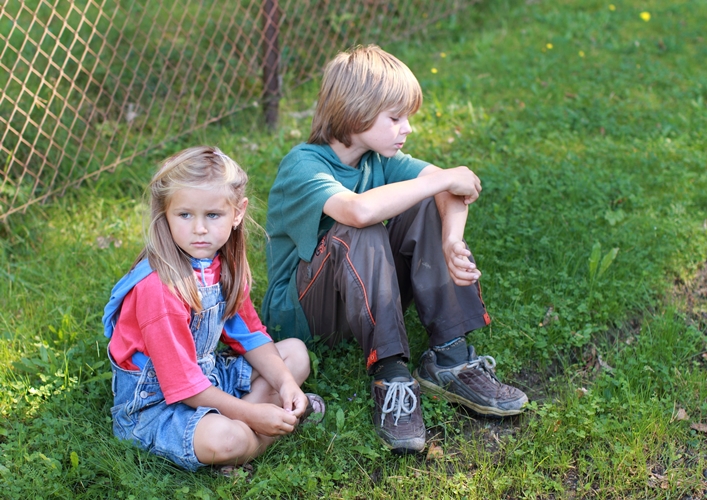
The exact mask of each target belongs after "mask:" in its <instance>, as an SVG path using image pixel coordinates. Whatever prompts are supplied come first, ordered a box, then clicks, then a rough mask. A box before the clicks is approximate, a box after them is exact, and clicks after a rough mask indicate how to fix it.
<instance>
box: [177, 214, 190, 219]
mask: <svg viewBox="0 0 707 500" xmlns="http://www.w3.org/2000/svg"><path fill="white" fill-rule="evenodd" d="M179 217H180V218H182V219H188V218H189V214H188V213H186V212H182V213H181V214H179Z"/></svg>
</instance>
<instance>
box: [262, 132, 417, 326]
mask: <svg viewBox="0 0 707 500" xmlns="http://www.w3.org/2000/svg"><path fill="white" fill-rule="evenodd" d="M427 165H429V163H427V162H424V161H422V160H417V159H415V158H413V157H411V156H410V155H406V154H403V153H402V152H400V151H399V152H398V153H397V154H396V155H395V156H393V157H392V158H386V157H384V156H381V155H379V154H378V153H375V152H374V151H369V152H368V153H366V154H364V155H363V156H362V157H361V160H360V162H359V166H358V168H353V167H351V166H349V165H346V164H344V163H342V162H341V161H340V160H339V157H338V156H337V155H336V153H334V151H333V150H332V149H331V148H330V147H329V146H327V145H324V146H321V145H316V144H300V145H298V146H295V147H294V148H292V150H291V151H290V152H289V153H288V154H287V156H285V157H284V158H283V159H282V162H280V167H279V170H278V172H277V177H276V178H275V182H274V183H273V186H272V188H271V189H270V197H269V198H268V215H267V222H266V225H265V230H266V232H267V237H268V242H267V246H266V257H267V263H268V290H267V292H266V293H265V298H264V299H263V307H262V319H263V322H264V323H265V325H266V326H267V327H268V332H269V333H270V334H271V335H272V336H273V337H275V338H289V337H297V338H300V339H302V340H311V335H310V333H309V326H308V325H307V320H306V318H305V316H304V312H303V311H302V308H301V307H300V304H299V299H298V294H297V283H296V273H297V266H298V264H299V262H300V259H302V260H305V261H307V262H310V261H311V259H312V255H314V250H315V249H316V247H317V243H318V242H319V239H320V238H321V237H322V236H323V235H324V234H325V233H326V232H327V231H328V230H329V229H331V227H332V226H333V225H334V222H335V221H334V219H332V218H331V217H329V216H327V215H325V214H324V213H323V212H322V210H323V208H324V204H325V203H326V201H327V200H328V199H329V198H330V197H331V196H333V195H335V194H337V193H340V192H342V191H353V192H354V193H363V192H365V191H368V190H369V189H373V188H376V187H379V186H383V185H386V184H392V183H394V182H401V181H406V180H410V179H414V178H416V177H417V176H418V175H419V174H420V172H421V171H422V169H424V168H425V167H426V166H427Z"/></svg>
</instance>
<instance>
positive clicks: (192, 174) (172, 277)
mask: <svg viewBox="0 0 707 500" xmlns="http://www.w3.org/2000/svg"><path fill="white" fill-rule="evenodd" d="M247 182H248V176H247V174H246V173H245V172H244V171H243V169H242V168H241V167H240V166H239V165H238V164H237V163H236V162H235V161H233V160H232V159H231V158H229V157H228V156H226V155H225V154H223V153H222V152H221V151H220V150H219V149H218V148H214V147H207V146H197V147H193V148H189V149H185V150H184V151H181V152H179V153H177V154H175V155H174V156H172V157H170V158H168V159H166V160H165V161H164V163H163V164H162V165H161V167H160V168H159V170H158V171H157V173H156V174H155V175H154V177H153V178H152V181H151V182H150V184H149V185H148V193H149V197H150V201H149V205H150V213H149V225H148V227H147V234H146V237H145V240H146V241H145V248H144V249H143V251H142V252H140V255H139V256H138V258H137V260H136V261H135V264H137V263H138V262H140V261H141V260H143V259H145V258H147V259H148V260H149V261H150V266H151V267H152V269H154V270H155V271H157V274H158V275H159V277H160V280H162V282H163V283H164V284H166V285H167V286H168V287H169V289H170V290H172V292H173V293H175V294H176V295H177V296H178V297H180V298H181V299H182V300H184V301H185V302H186V303H187V304H189V306H190V307H191V308H192V309H194V310H195V311H196V312H200V311H201V310H202V306H201V299H200V298H199V292H198V289H197V284H196V279H195V277H194V271H193V269H192V266H191V261H190V256H189V255H188V254H187V253H185V252H184V251H183V250H182V249H181V248H179V246H178V245H177V244H176V243H175V242H174V240H173V239H172V233H171V231H170V229H169V224H168V223H167V217H166V215H165V212H166V210H167V208H168V207H169V203H170V201H171V200H172V196H173V195H174V193H176V192H177V191H178V190H180V189H184V188H198V189H205V190H217V191H220V192H222V193H224V194H225V195H226V197H227V199H228V202H229V204H230V205H231V206H233V207H234V208H236V209H239V210H240V208H239V207H240V206H241V205H240V203H241V200H243V198H244V196H245V186H246V183H247ZM245 220H246V218H245V217H244V220H243V221H242V222H241V224H239V225H238V226H237V227H236V228H234V230H233V231H231V236H230V237H229V238H228V241H226V244H225V245H224V246H223V247H221V249H220V250H219V254H220V255H221V279H220V280H219V281H220V283H221V292H222V294H223V297H224V299H225V301H226V308H225V312H224V317H225V318H230V317H232V316H234V315H235V314H236V312H238V309H240V307H241V304H242V303H243V301H244V300H245V292H246V288H247V287H248V288H249V287H250V286H251V282H252V277H251V273H250V267H249V266H248V260H247V258H246V233H245V227H244V224H245Z"/></svg>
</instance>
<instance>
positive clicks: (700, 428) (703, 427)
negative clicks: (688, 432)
mask: <svg viewBox="0 0 707 500" xmlns="http://www.w3.org/2000/svg"><path fill="white" fill-rule="evenodd" d="M690 429H694V430H696V431H697V432H704V433H707V424H701V423H699V422H693V423H692V424H691V425H690Z"/></svg>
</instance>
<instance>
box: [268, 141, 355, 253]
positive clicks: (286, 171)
mask: <svg viewBox="0 0 707 500" xmlns="http://www.w3.org/2000/svg"><path fill="white" fill-rule="evenodd" d="M344 191H348V189H347V188H346V187H345V186H344V185H343V184H342V183H341V182H339V181H338V180H337V179H336V178H335V177H334V175H333V173H332V172H331V170H330V169H329V168H328V167H327V163H326V161H321V160H320V161H318V160H317V158H316V156H313V155H308V154H307V153H304V152H297V153H292V154H290V155H288V157H286V158H285V159H284V160H283V162H282V164H281V165H280V172H279V173H278V179H277V180H276V182H275V184H274V185H273V190H272V192H271V195H270V197H271V199H274V200H277V207H276V208H275V209H276V210H277V211H278V214H277V218H278V220H279V221H280V224H281V230H282V231H283V232H285V233H286V234H287V235H288V237H289V238H291V239H292V241H293V242H294V244H295V245H296V246H297V251H298V255H299V258H300V259H304V260H307V261H308V260H309V259H311V257H312V254H313V253H314V249H315V248H316V245H317V237H318V232H319V222H320V220H321V219H322V217H323V216H324V215H323V209H324V204H325V203H326V202H327V200H328V199H329V198H331V197H332V196H333V195H335V194H337V193H340V192H344Z"/></svg>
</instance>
